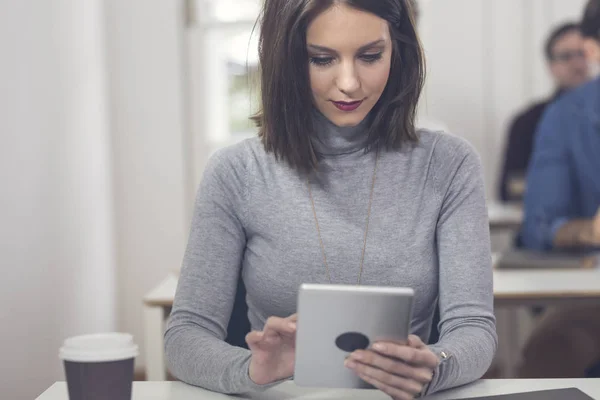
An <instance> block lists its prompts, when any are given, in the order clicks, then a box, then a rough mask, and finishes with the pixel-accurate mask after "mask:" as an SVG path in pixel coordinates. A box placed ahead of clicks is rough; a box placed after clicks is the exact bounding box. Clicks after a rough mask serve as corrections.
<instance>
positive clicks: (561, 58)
mask: <svg viewBox="0 0 600 400" xmlns="http://www.w3.org/2000/svg"><path fill="white" fill-rule="evenodd" d="M583 58H585V53H584V52H583V50H573V51H562V52H559V53H556V54H554V55H553V56H552V61H557V62H569V61H572V60H575V59H583Z"/></svg>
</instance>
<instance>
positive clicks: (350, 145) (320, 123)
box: [312, 110, 367, 156]
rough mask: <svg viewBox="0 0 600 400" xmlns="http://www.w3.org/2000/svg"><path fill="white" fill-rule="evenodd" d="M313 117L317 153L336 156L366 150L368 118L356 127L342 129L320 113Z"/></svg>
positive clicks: (314, 143)
mask: <svg viewBox="0 0 600 400" xmlns="http://www.w3.org/2000/svg"><path fill="white" fill-rule="evenodd" d="M313 115H314V116H313V120H314V128H315V136H314V137H313V139H312V142H313V146H314V148H315V150H316V151H317V153H319V154H321V155H323V156H335V155H343V154H350V153H355V152H357V151H360V150H364V148H365V144H366V142H367V120H366V118H365V119H364V120H363V121H362V122H361V123H360V124H358V125H356V126H351V127H340V126H337V125H335V124H334V123H333V122H331V121H330V120H329V119H327V117H325V116H324V115H323V114H322V113H321V112H320V111H317V110H315V112H314V113H313Z"/></svg>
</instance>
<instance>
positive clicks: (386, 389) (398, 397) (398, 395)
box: [358, 374, 418, 400]
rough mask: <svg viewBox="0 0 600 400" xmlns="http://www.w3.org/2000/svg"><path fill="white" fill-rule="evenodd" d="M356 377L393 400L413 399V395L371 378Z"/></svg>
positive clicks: (362, 375) (366, 376) (361, 375)
mask: <svg viewBox="0 0 600 400" xmlns="http://www.w3.org/2000/svg"><path fill="white" fill-rule="evenodd" d="M358 376H359V377H360V378H361V379H362V380H363V381H365V382H367V383H370V384H371V385H373V386H374V387H376V388H377V389H379V390H381V391H382V392H383V393H385V394H387V395H389V396H391V397H392V398H393V399H394V400H413V399H414V398H415V395H416V394H418V393H415V394H412V393H407V392H405V391H403V390H401V389H398V388H396V387H393V386H390V385H388V384H386V383H384V382H381V381H379V380H377V379H375V378H373V377H370V376H368V375H364V374H358Z"/></svg>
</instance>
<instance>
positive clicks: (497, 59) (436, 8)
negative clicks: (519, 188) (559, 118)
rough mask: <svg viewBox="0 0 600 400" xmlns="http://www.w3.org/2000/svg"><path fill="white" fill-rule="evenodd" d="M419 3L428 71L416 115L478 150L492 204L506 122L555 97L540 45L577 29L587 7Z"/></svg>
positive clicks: (535, 1)
mask: <svg viewBox="0 0 600 400" xmlns="http://www.w3.org/2000/svg"><path fill="white" fill-rule="evenodd" d="M421 2H422V20H421V27H420V28H421V36H422V40H423V44H424V47H425V51H426V56H427V63H428V71H429V75H428V80H427V85H426V90H425V93H426V100H425V102H424V103H423V106H422V107H423V110H422V111H424V114H426V115H429V116H430V117H433V118H435V119H438V120H441V121H443V122H444V123H445V124H446V125H447V126H448V127H449V129H450V130H451V131H452V133H455V134H457V135H460V136H462V137H464V138H466V139H467V140H469V141H470V142H471V143H472V144H473V145H474V146H475V147H476V148H477V150H478V151H479V153H480V154H481V156H482V159H483V164H484V169H485V181H486V186H487V194H488V198H490V199H494V198H496V196H497V189H496V187H497V181H498V175H499V168H500V167H501V165H500V164H501V159H502V157H503V150H504V145H505V138H506V134H507V129H508V124H509V123H510V120H511V118H512V117H514V115H515V114H516V113H517V112H519V111H520V110H522V109H523V107H525V106H527V105H528V104H530V103H531V102H533V101H539V100H541V99H543V98H545V97H546V96H548V95H550V94H551V93H552V92H553V90H554V89H553V85H552V82H551V80H550V78H549V75H548V72H547V70H546V63H545V60H544V56H543V46H544V42H545V40H546V38H547V36H548V35H549V33H550V31H551V30H552V28H553V27H555V26H556V25H557V24H560V23H563V22H566V21H568V20H570V21H575V22H577V21H578V20H579V19H580V18H581V15H582V13H583V7H584V4H585V3H586V0H568V1H567V0H502V1H495V0H452V1H446V0H421Z"/></svg>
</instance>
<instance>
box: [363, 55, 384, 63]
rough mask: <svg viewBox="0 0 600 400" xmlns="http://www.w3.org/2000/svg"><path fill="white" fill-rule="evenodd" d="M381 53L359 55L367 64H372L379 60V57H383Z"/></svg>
mask: <svg viewBox="0 0 600 400" xmlns="http://www.w3.org/2000/svg"><path fill="white" fill-rule="evenodd" d="M382 54H383V53H375V54H363V55H362V56H360V59H361V60H363V61H364V62H366V63H368V64H373V63H375V62H377V61H379V60H381V57H383V55H382Z"/></svg>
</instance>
